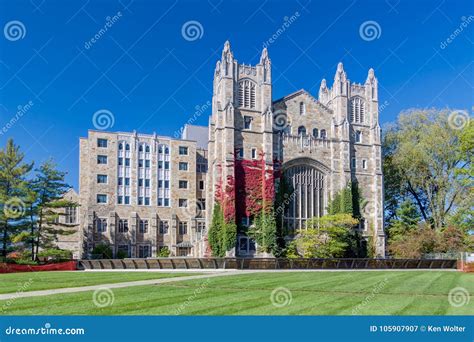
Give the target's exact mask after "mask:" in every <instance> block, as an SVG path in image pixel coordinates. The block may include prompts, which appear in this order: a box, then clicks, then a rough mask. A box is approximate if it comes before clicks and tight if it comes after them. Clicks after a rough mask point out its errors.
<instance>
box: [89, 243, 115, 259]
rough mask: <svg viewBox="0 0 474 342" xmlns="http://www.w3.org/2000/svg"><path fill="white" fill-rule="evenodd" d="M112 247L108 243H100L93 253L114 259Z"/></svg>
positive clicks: (99, 256) (100, 256) (102, 257)
mask: <svg viewBox="0 0 474 342" xmlns="http://www.w3.org/2000/svg"><path fill="white" fill-rule="evenodd" d="M112 254H113V253H112V248H110V246H109V245H106V244H98V245H97V246H95V247H94V249H93V250H92V255H94V256H97V257H98V258H100V259H112Z"/></svg>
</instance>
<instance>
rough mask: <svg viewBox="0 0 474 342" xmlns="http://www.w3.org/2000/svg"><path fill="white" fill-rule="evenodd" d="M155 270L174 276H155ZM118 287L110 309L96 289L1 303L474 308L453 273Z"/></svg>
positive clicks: (32, 308) (225, 309)
mask: <svg viewBox="0 0 474 342" xmlns="http://www.w3.org/2000/svg"><path fill="white" fill-rule="evenodd" d="M114 275H115V274H114ZM133 275H134V276H135V275H136V276H145V275H141V274H140V275H138V274H133ZM175 275H176V274H173V275H172V276H175ZM17 276H23V275H17ZM48 276H49V275H48ZM97 276H101V277H113V275H110V274H107V273H100V274H97V273H88V274H87V277H91V279H92V278H93V279H94V281H98V280H97V278H96V277H97ZM120 276H123V277H129V276H132V274H120ZM155 276H166V277H168V276H170V275H164V274H155ZM51 277H53V278H56V277H57V278H56V279H61V277H65V278H64V279H66V277H73V276H71V275H70V273H63V274H57V273H56V274H54V275H53V274H51ZM78 277H79V276H78ZM3 278H4V276H0V279H1V280H3ZM53 278H52V279H53ZM69 279H72V278H69ZM111 279H113V278H111ZM82 280H85V279H82ZM109 282H110V281H109ZM63 283H64V280H63ZM72 285H74V286H77V285H78V284H77V283H74V284H72ZM2 286H3V282H2ZM454 288H463V289H465V290H463V291H467V292H464V297H463V298H462V299H464V302H465V303H464V305H462V306H459V307H456V306H453V305H451V304H450V302H449V300H448V297H449V296H448V294H449V292H450V291H451V290H452V289H454ZM111 291H112V292H111V293H112V295H111V296H112V298H113V299H111V298H109V302H108V303H107V304H108V305H107V306H105V307H98V306H97V305H95V304H94V301H93V292H92V291H89V292H81V293H71V294H60V295H50V296H44V297H31V298H19V299H15V300H12V301H11V303H9V305H6V301H0V308H2V307H3V308H4V310H3V314H7V315H45V314H47V315H60V314H62V315H84V314H86V315H176V314H181V315H354V314H355V315H472V314H473V313H474V299H473V298H471V297H472V296H473V294H474V274H466V273H460V272H446V271H410V272H407V271H390V272H384V271H371V272H358V271H355V272H286V273H283V272H282V273H252V274H242V275H230V276H224V277H216V278H208V279H207V278H206V279H199V280H188V281H176V282H173V283H167V284H160V285H153V286H136V287H128V288H121V289H112V290H111ZM466 294H467V296H466ZM461 297H462V294H461ZM455 300H457V301H456V302H455V303H456V304H459V297H458V298H457V299H455ZM462 303H463V302H462ZM462 303H461V304H462Z"/></svg>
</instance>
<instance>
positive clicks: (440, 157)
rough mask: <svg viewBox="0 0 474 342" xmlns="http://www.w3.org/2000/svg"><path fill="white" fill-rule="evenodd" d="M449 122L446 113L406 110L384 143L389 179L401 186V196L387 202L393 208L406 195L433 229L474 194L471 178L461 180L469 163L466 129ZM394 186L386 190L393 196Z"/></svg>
mask: <svg viewBox="0 0 474 342" xmlns="http://www.w3.org/2000/svg"><path fill="white" fill-rule="evenodd" d="M451 115H452V113H451ZM450 121H451V120H450V112H449V111H447V110H445V111H437V110H411V111H408V112H405V113H402V114H401V115H400V116H399V118H398V121H397V122H396V124H395V125H393V126H392V127H390V128H389V129H388V130H387V132H386V134H385V135H384V143H383V146H384V149H385V151H384V156H385V159H386V160H388V162H389V164H390V167H391V168H392V172H393V174H395V176H394V177H392V178H393V179H391V181H392V182H394V181H398V183H399V184H400V187H399V193H400V196H399V197H401V198H396V196H397V195H396V194H395V197H392V198H389V201H388V202H389V203H391V205H392V206H393V202H395V203H397V202H398V204H399V203H401V202H400V200H401V201H403V200H405V199H406V196H408V198H409V199H411V200H412V201H413V203H414V204H415V205H416V206H417V208H418V211H419V213H420V214H421V216H422V218H423V220H424V221H425V222H427V223H428V224H429V225H430V226H431V227H432V228H434V229H438V230H439V229H441V228H443V227H445V226H446V224H447V221H448V220H449V217H450V216H451V215H452V214H453V213H454V212H456V210H457V208H460V207H465V206H466V203H471V206H472V201H473V196H474V194H473V191H472V181H473V180H472V177H469V176H466V170H469V169H470V168H471V159H472V146H471V145H470V143H469V142H467V141H466V140H467V139H469V137H470V136H471V135H470V134H472V133H470V130H471V125H466V127H464V128H462V129H460V128H459V127H454V125H451V124H450ZM466 130H467V131H468V132H467V133H466ZM464 135H467V137H466V138H464ZM463 141H464V142H465V143H463ZM467 151H468V152H469V153H467ZM470 156H471V157H470ZM386 169H387V168H385V170H386ZM388 176H389V177H387V175H386V178H390V177H391V176H392V175H390V174H388ZM389 180H390V179H389ZM386 185H387V183H386ZM391 186H392V187H391ZM397 187H398V185H396V184H395V185H390V184H389V186H386V190H387V189H388V190H389V191H392V190H393V192H396V190H397ZM389 193H390V192H389ZM392 210H393V208H392Z"/></svg>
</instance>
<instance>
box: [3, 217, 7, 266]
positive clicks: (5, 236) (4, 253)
mask: <svg viewBox="0 0 474 342" xmlns="http://www.w3.org/2000/svg"><path fill="white" fill-rule="evenodd" d="M7 227H8V224H7V223H6V222H5V226H4V227H3V250H2V256H3V257H6V256H7V237H8V235H7Z"/></svg>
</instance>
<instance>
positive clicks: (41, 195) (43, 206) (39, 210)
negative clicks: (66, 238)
mask: <svg viewBox="0 0 474 342" xmlns="http://www.w3.org/2000/svg"><path fill="white" fill-rule="evenodd" d="M36 172H37V175H36V178H35V179H34V180H33V181H32V183H31V185H32V188H33V190H34V191H35V192H36V194H37V201H36V203H35V208H34V210H35V229H34V240H35V255H38V252H39V248H40V247H41V248H44V249H46V248H53V247H54V241H56V240H57V236H58V235H68V234H72V233H73V231H71V230H70V229H67V228H70V225H66V224H64V223H61V221H60V220H59V217H60V216H63V215H64V213H63V212H64V211H65V209H66V208H70V207H77V206H78V204H77V203H75V202H73V201H69V200H66V199H64V198H63V196H64V194H65V193H66V192H67V191H68V190H69V189H70V188H71V186H70V185H68V184H67V183H65V181H64V177H65V175H66V173H65V172H61V171H58V170H57V169H56V165H55V164H54V163H53V162H52V161H51V160H48V161H46V162H44V163H43V164H41V166H40V167H39V168H38V169H37V170H36Z"/></svg>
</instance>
